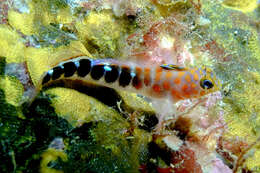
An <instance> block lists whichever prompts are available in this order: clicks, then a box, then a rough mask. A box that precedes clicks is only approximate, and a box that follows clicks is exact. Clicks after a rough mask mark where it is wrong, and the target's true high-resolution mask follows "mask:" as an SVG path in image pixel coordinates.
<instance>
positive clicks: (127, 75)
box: [119, 67, 132, 87]
mask: <svg viewBox="0 0 260 173" xmlns="http://www.w3.org/2000/svg"><path fill="white" fill-rule="evenodd" d="M131 79H132V76H131V71H130V68H128V67H123V68H122V70H121V74H120V76H119V85H120V86H122V87H125V86H127V85H129V83H130V82H131Z"/></svg>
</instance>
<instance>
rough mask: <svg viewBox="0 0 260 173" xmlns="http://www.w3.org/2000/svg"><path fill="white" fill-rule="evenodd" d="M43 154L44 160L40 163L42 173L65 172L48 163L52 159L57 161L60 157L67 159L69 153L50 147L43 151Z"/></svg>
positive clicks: (63, 159)
mask: <svg viewBox="0 0 260 173" xmlns="http://www.w3.org/2000/svg"><path fill="white" fill-rule="evenodd" d="M41 156H42V160H41V163H40V173H63V171H60V170H57V169H54V168H50V167H49V166H48V164H49V163H50V162H52V161H56V160H57V159H58V158H60V159H61V160H62V161H66V160H67V155H66V153H65V152H64V151H61V150H57V149H54V148H48V149H47V150H46V151H44V152H43V153H42V155H41Z"/></svg>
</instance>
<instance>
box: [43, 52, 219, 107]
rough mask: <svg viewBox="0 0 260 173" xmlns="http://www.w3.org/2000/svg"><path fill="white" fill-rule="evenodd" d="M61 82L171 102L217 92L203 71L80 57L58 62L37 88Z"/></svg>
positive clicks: (213, 80) (211, 76) (212, 77)
mask: <svg viewBox="0 0 260 173" xmlns="http://www.w3.org/2000/svg"><path fill="white" fill-rule="evenodd" d="M61 79H70V80H80V81H83V82H86V83H91V84H96V85H101V86H106V87H109V88H114V89H117V90H124V91H129V92H135V93H138V94H142V95H144V96H148V97H151V98H166V99H170V100H171V101H172V102H177V101H179V100H183V99H189V98H197V97H201V96H203V95H206V94H208V93H211V92H214V91H217V90H218V89H219V86H220V82H219V81H218V80H217V78H216V76H215V75H214V73H213V72H212V71H211V70H210V69H207V68H193V69H187V68H182V67H178V66H176V65H172V64H169V65H167V64H163V65H161V66H160V65H150V66H141V65H138V64H136V63H131V62H123V61H117V60H114V59H91V58H89V57H87V56H81V57H78V58H74V59H71V60H67V61H64V62H61V63H60V64H58V65H56V66H54V67H53V68H52V69H50V70H49V71H47V72H46V73H45V74H44V75H43V76H42V78H41V81H40V83H39V85H40V86H39V88H41V87H44V86H45V85H47V84H49V83H51V82H53V81H56V80H61Z"/></svg>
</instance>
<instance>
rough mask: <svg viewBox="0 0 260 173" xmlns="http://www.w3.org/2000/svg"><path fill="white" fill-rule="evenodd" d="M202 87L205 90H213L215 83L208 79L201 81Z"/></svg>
mask: <svg viewBox="0 0 260 173" xmlns="http://www.w3.org/2000/svg"><path fill="white" fill-rule="evenodd" d="M200 86H201V87H202V88H203V89H210V88H212V87H213V86H214V85H213V83H212V82H211V81H210V80H208V79H202V80H201V81H200Z"/></svg>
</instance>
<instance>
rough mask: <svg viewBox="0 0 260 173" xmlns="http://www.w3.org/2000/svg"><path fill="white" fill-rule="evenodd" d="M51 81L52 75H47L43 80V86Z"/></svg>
mask: <svg viewBox="0 0 260 173" xmlns="http://www.w3.org/2000/svg"><path fill="white" fill-rule="evenodd" d="M49 80H51V75H50V74H49V73H47V74H46V75H45V76H44V77H43V79H42V85H43V84H45V83H47V82H49Z"/></svg>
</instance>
